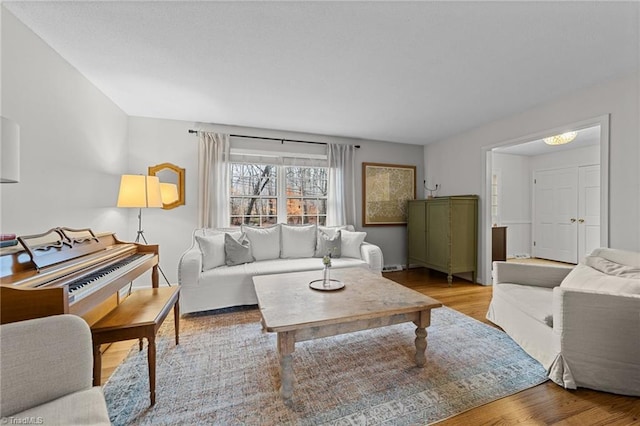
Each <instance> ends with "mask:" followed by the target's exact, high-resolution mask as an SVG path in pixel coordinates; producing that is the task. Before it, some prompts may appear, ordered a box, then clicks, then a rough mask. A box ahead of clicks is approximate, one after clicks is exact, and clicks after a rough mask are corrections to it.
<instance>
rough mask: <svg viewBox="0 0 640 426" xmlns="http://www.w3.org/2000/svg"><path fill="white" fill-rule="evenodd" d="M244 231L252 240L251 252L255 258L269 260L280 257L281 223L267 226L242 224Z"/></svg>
mask: <svg viewBox="0 0 640 426" xmlns="http://www.w3.org/2000/svg"><path fill="white" fill-rule="evenodd" d="M242 232H244V233H245V234H246V235H247V238H248V239H249V241H250V242H251V254H253V257H254V258H255V260H269V259H277V258H279V257H280V225H279V224H278V225H273V226H269V227H266V228H260V227H257V226H249V225H242Z"/></svg>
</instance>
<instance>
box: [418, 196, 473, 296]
mask: <svg viewBox="0 0 640 426" xmlns="http://www.w3.org/2000/svg"><path fill="white" fill-rule="evenodd" d="M407 231H408V248H407V252H408V258H407V266H408V265H411V264H414V265H415V264H417V265H421V266H425V267H427V268H430V269H434V270H436V271H440V272H444V273H446V274H447V280H448V281H449V284H451V282H452V280H453V277H452V275H453V274H457V273H462V272H471V276H472V280H473V282H474V283H475V282H476V275H477V272H478V196H477V195H460V196H452V197H437V198H431V199H428V200H412V201H409V206H408V221H407Z"/></svg>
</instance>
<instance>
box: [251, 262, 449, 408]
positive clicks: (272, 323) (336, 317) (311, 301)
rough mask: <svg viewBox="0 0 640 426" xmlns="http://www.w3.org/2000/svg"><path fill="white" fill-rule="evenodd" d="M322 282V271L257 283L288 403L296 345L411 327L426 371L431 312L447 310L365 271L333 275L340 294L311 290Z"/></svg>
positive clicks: (282, 391) (256, 280)
mask: <svg viewBox="0 0 640 426" xmlns="http://www.w3.org/2000/svg"><path fill="white" fill-rule="evenodd" d="M318 261H320V259H318ZM319 278H322V271H312V272H293V273H287V274H277V275H261V276H255V277H254V278H253V283H254V287H255V289H256V295H257V296H258V306H259V307H260V313H261V315H262V326H263V328H264V329H265V330H266V331H269V332H275V333H278V354H279V357H280V382H281V385H280V394H281V395H282V397H283V398H284V400H285V401H287V402H289V401H290V400H291V397H292V395H293V381H294V376H293V366H292V358H293V357H292V354H293V351H294V350H295V344H296V342H302V341H305V340H311V339H318V338H321V337H328V336H335V335H337V334H344V333H351V332H354V331H360V330H367V329H371V328H376V327H383V326H387V325H393V324H400V323H403V322H409V321H411V322H413V323H414V324H415V325H416V327H417V328H416V338H415V345H416V355H415V362H416V364H417V365H418V366H419V367H422V366H424V364H425V362H426V358H425V350H426V349H427V330H426V328H427V327H428V326H429V324H430V322H431V309H433V308H439V307H441V306H442V304H441V303H440V302H439V301H437V300H435V299H432V298H431V297H428V296H425V295H423V294H421V293H418V292H417V291H415V290H411V289H409V288H407V287H404V286H402V285H400V284H397V283H395V282H393V281H391V280H388V279H386V278H384V277H382V276H381V275H379V274H375V273H372V272H369V271H367V270H365V269H363V268H346V269H333V270H332V271H331V278H332V279H338V280H341V281H342V282H344V283H345V288H343V289H341V290H336V291H318V290H313V289H311V288H309V282H310V281H312V280H316V279H319ZM365 355H366V354H363V356H365Z"/></svg>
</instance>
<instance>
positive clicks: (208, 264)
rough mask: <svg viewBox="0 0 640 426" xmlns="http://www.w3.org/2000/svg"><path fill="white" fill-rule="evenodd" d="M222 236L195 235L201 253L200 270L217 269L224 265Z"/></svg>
mask: <svg viewBox="0 0 640 426" xmlns="http://www.w3.org/2000/svg"><path fill="white" fill-rule="evenodd" d="M224 235H225V234H217V235H209V236H200V235H196V241H197V242H198V246H200V251H201V252H202V270H203V271H208V270H209V269H213V268H217V267H218V266H222V265H224V264H225V255H224Z"/></svg>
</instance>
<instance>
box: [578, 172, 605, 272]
mask: <svg viewBox="0 0 640 426" xmlns="http://www.w3.org/2000/svg"><path fill="white" fill-rule="evenodd" d="M598 247H600V166H599V165H595V166H584V167H580V168H579V170H578V260H580V259H582V258H584V257H585V256H587V255H588V254H590V253H591V252H592V251H593V250H594V249H596V248H598Z"/></svg>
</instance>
